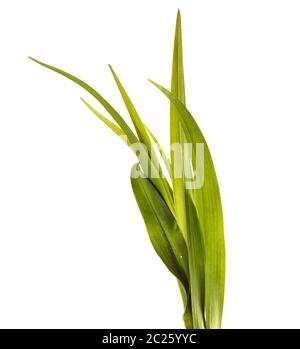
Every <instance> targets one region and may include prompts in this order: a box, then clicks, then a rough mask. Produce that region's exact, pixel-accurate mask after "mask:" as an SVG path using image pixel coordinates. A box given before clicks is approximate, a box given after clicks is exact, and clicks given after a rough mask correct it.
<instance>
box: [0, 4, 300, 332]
mask: <svg viewBox="0 0 300 349" xmlns="http://www.w3.org/2000/svg"><path fill="white" fill-rule="evenodd" d="M177 8H180V9H181V11H182V22H183V39H184V54H185V72H186V88H187V102H188V107H189V109H190V110H191V112H192V113H193V114H194V115H195V117H196V119H197V120H198V122H199V124H200V126H201V128H202V130H203V132H204V134H205V135H206V138H207V140H208V143H209V145H210V148H211V151H212V154H213V158H214V161H215V166H216V169H217V173H218V177H219V182H220V187H221V192H222V199H223V206H224V215H225V224H226V226H225V228H226V242H227V288H226V299H225V309H224V317H223V327H224V328H289V327H290V328H300V318H299V311H300V298H299V294H300V279H299V267H300V253H299V245H300V223H299V197H300V186H299V177H300V165H299V149H300V139H299V133H300V129H299V126H300V123H299V120H300V103H299V96H300V64H299V62H300V49H299V42H300V21H299V18H300V3H299V1H289V0H284V1H275V0H272V1H266V0H252V1H241V0H236V1H223V0H222V1H221V0H220V1H199V0H198V1H196V0H195V1H187V0H184V1H179V0H178V1H176V0H164V1H162V0H159V1H157V0H152V1H133V0H126V1H124V0H122V1H115V0H109V1H100V0H94V1H92V0H85V1H74V0H72V1H61V0H60V1H54V0H51V1H38V0H36V1H33V0H27V1H16V0H10V1H2V2H1V4H0V33H1V56H0V62H1V65H0V96H1V97H0V327H1V328H9V327H16V328H118V327H119V328H120V327H121V328H140V327H141V328H147V327H148V328H180V327H182V326H183V324H182V321H181V314H182V309H181V300H180V295H179V292H178V290H177V285H176V281H175V280H174V278H173V277H172V276H171V275H170V274H169V273H168V272H167V271H166V270H165V269H164V267H163V265H162V263H161V261H160V260H159V258H158V257H157V256H156V254H155V253H154V251H153V249H152V247H151V245H150V242H149V240H148V236H147V233H146V230H145V227H144V223H143V220H142V217H141V216H140V213H139V211H138V208H137V205H136V203H135V199H134V197H133V194H132V192H131V187H130V182H129V171H130V168H131V166H132V164H133V163H134V161H135V159H134V157H133V155H132V154H131V153H130V151H129V150H128V149H126V147H125V146H124V144H123V143H122V142H121V141H120V140H118V139H116V137H115V135H114V134H112V133H111V131H110V130H108V129H107V128H106V127H105V126H104V125H103V124H101V122H100V121H99V120H98V119H96V117H95V116H93V115H92V114H91V113H90V112H89V111H88V110H87V109H86V107H85V106H84V105H83V104H82V103H81V101H80V100H79V97H81V96H82V97H86V98H87V99H88V101H90V102H93V105H97V103H95V102H94V100H93V99H92V98H90V97H89V96H88V95H87V93H85V92H84V91H82V90H81V89H80V88H79V87H77V86H75V85H74V84H73V83H71V82H70V81H67V80H66V79H64V78H62V77H60V76H58V75H56V74H54V73H53V72H50V71H48V70H46V69H44V68H42V67H40V66H38V65H36V64H35V63H33V62H31V61H29V60H28V59H27V58H26V57H27V56H28V55H31V56H33V57H36V58H38V59H40V60H43V61H46V62H48V63H50V64H53V65H56V66H58V67H61V68H62V69H65V70H67V71H70V72H72V73H74V74H75V75H78V76H79V77H81V78H83V79H85V80H87V81H88V82H89V83H91V84H92V85H93V86H95V87H96V88H98V89H99V91H100V92H101V93H103V95H104V96H105V97H107V98H108V99H109V101H110V102H111V103H112V104H113V105H115V106H116V107H117V109H118V110H119V111H120V112H121V113H123V114H124V115H126V113H125V110H124V106H123V105H122V102H121V99H120V97H119V95H118V91H117V89H116V87H115V86H114V83H113V80H112V77H111V76H110V73H109V70H108V67H107V63H111V64H112V65H113V66H114V68H115V69H116V71H117V73H118V74H119V76H120V78H121V79H122V81H123V83H124V85H125V87H126V88H127V90H128V92H129V94H130V95H131V96H132V99H133V101H134V102H135V104H136V106H137V108H138V111H139V112H140V114H141V116H142V117H143V119H144V120H145V121H146V122H147V123H148V124H149V126H150V127H151V128H152V130H153V131H154V132H155V133H156V135H157V137H158V138H159V139H160V140H161V142H162V144H164V145H165V146H167V145H168V103H167V100H166V99H165V97H163V96H162V95H161V94H160V93H159V92H158V91H157V90H155V88H154V87H153V86H151V85H150V84H149V83H148V82H147V79H148V78H152V79H153V80H156V81H157V82H159V83H161V84H163V85H165V86H166V87H169V83H170V73H171V57H172V45H173V42H172V41H173V34H174V24H175V17H176V11H177ZM100 110H102V109H101V108H100ZM126 117H127V115H126Z"/></svg>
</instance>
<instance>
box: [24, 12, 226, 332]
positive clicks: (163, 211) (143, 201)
mask: <svg viewBox="0 0 300 349" xmlns="http://www.w3.org/2000/svg"><path fill="white" fill-rule="evenodd" d="M29 58H30V59H32V60H33V61H35V62H36V63H39V64H40V65H42V66H44V67H46V68H49V69H51V70H53V71H55V72H57V73H59V74H61V75H63V76H65V77H67V78H68V79H70V80H72V81H74V82H75V83H77V84H78V85H80V86H81V87H83V88H84V89H85V90H86V91H87V92H89V93H90V94H91V95H92V96H93V97H95V99H96V100H97V101H98V102H99V103H100V104H101V105H102V106H103V107H104V109H105V110H106V111H107V112H108V114H110V116H111V117H112V119H113V120H114V121H111V120H110V119H108V118H106V117H105V116H104V115H102V114H101V113H100V112H99V111H97V110H96V109H94V108H93V107H92V106H91V105H90V104H89V103H88V102H86V101H85V100H84V99H82V101H83V102H84V103H85V105H86V106H87V107H88V108H89V109H90V110H91V111H92V112H93V113H94V114H96V116H97V117H99V118H100V119H101V120H102V121H103V122H104V123H105V124H106V125H107V126H108V127H109V128H110V129H111V130H112V131H113V132H115V133H116V134H117V135H118V136H120V137H122V138H123V139H124V140H125V142H126V143H127V145H128V146H129V147H130V148H131V149H132V150H133V151H134V152H135V153H136V155H137V158H138V163H137V164H135V165H134V166H133V168H132V171H131V185H132V189H133V192H134V195H135V198H136V201H137V204H138V206H139V208H140V211H141V214H142V216H143V218H144V221H145V224H146V228H147V231H148V234H149V237H150V240H151V243H152V245H153V247H154V249H155V251H156V252H157V254H158V255H159V257H160V258H161V260H162V261H163V262H164V264H165V265H166V267H167V268H168V269H169V270H170V271H171V273H172V274H173V275H174V276H175V277H176V278H177V280H178V285H179V288H180V292H181V295H182V299H183V304H184V315H183V320H184V323H185V326H186V328H201V329H205V328H207V329H210V328H220V326H221V318H222V311H223V301H224V286H225V243H224V232H223V215H222V206H221V198H220V192H219V186H218V182H217V177H216V173H215V169H214V165H213V161H212V158H211V154H210V151H209V148H208V146H207V143H206V141H205V138H204V136H203V134H202V132H201V130H200V128H199V126H198V125H197V123H196V121H195V119H194V118H193V116H192V115H191V113H190V112H189V111H188V109H187V108H186V106H185V86H184V71H183V55H182V34H181V19H180V12H179V11H178V15H177V21H176V31H175V41H174V52H173V65H172V82H171V91H168V90H167V89H165V88H164V87H162V86H160V85H158V84H157V83H155V82H153V81H151V83H152V84H153V85H154V86H156V87H157V88H158V89H159V90H160V91H161V92H162V93H163V94H164V95H165V96H166V97H167V98H168V100H169V102H170V144H171V152H170V159H168V157H167V155H166V154H165V152H164V151H163V150H162V148H161V146H160V145H159V144H158V142H157V140H156V138H155V136H154V135H153V134H152V132H151V131H150V130H149V129H148V128H147V126H146V125H144V123H143V122H142V120H141V118H140V116H139V114H138V113H137V111H136V109H135V107H134V105H133V104H132V102H131V99H130V98H129V96H128V94H127V92H126V91H125V89H124V87H123V85H122V84H121V82H120V80H119V78H118V76H117V75H116V73H115V72H114V70H113V68H112V67H111V66H109V67H110V69H111V72H112V75H113V78H114V80H115V82H116V84H117V87H118V89H119V91H120V93H121V96H122V98H123V101H124V103H125V105H126V108H127V110H128V113H129V116H130V118H131V120H132V123H133V125H134V128H135V132H134V131H132V129H131V128H130V127H129V126H128V124H127V123H126V121H125V120H124V119H123V118H122V116H121V115H120V114H119V113H118V112H117V111H116V109H114V108H113V107H112V106H111V105H110V104H109V103H108V102H107V100H105V99H104V98H103V97H102V96H101V95H100V94H99V93H98V92H97V91H96V90H95V89H93V88H92V87H91V86H89V85H88V84H87V83H85V82H83V81H82V80H80V79H78V78H76V77H75V76H73V75H71V74H69V73H66V72H64V71H62V70H60V69H57V68H55V67H53V66H50V65H48V64H45V63H42V62H40V61H37V60H36V59H34V58H31V57H29ZM153 144H156V146H157V149H158V150H159V153H160V156H158V154H157V152H155V151H154V150H153V148H154V147H153ZM138 145H143V146H142V147H139V149H138V151H137V146H138ZM174 145H177V148H176V149H174V148H173V146H174ZM186 145H191V146H189V147H186ZM198 145H202V150H203V154H204V156H202V157H199V154H198V153H199V152H197V149H198V148H197V147H198ZM141 153H143V154H142V155H143V156H141ZM159 158H160V159H159ZM199 159H200V160H199ZM161 161H163V162H164V164H165V168H166V169H167V171H168V172H169V175H170V178H171V184H170V183H169V181H168V180H167V179H166V177H165V176H164V174H163V170H162V166H161ZM198 161H201V168H200V169H199V166H198V165H199V164H198ZM150 170H151V174H152V172H153V170H154V172H155V175H151V176H149V172H150ZM146 174H147V175H146ZM195 176H198V177H200V182H201V185H199V182H197V183H196V182H194V181H193V180H191V179H193V177H195Z"/></svg>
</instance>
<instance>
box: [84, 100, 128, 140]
mask: <svg viewBox="0 0 300 349" xmlns="http://www.w3.org/2000/svg"><path fill="white" fill-rule="evenodd" d="M80 99H81V100H82V102H83V103H84V104H85V105H86V106H87V107H88V108H89V109H90V110H91V111H92V112H93V113H94V114H95V115H96V116H97V117H98V118H99V119H100V120H101V121H103V122H104V123H105V124H106V125H107V126H108V127H109V128H110V129H111V130H112V131H113V132H114V133H115V134H116V135H117V136H119V137H121V138H124V137H126V135H125V133H124V131H123V130H122V129H121V128H120V127H119V126H117V125H116V124H115V123H113V122H112V121H110V120H109V119H107V118H106V117H105V116H103V115H102V114H101V113H100V112H99V111H98V110H96V109H95V108H93V107H92V106H91V105H90V104H89V103H88V102H87V101H85V100H84V99H83V98H80Z"/></svg>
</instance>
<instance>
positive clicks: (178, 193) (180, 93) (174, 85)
mask: <svg viewBox="0 0 300 349" xmlns="http://www.w3.org/2000/svg"><path fill="white" fill-rule="evenodd" d="M184 85H185V83H184V69H183V52H182V32H181V16H180V11H179V10H178V13H177V20H176V29H175V38H174V49H173V64H172V82H171V91H172V93H173V94H174V95H175V96H177V98H178V99H179V100H180V101H181V102H182V103H183V104H185V86H184ZM184 141H185V137H184V131H183V128H182V125H181V121H180V118H179V117H178V115H177V110H176V108H175V107H174V106H173V105H172V104H171V105H170V145H171V154H170V156H171V178H172V184H173V191H174V206H175V213H176V217H177V222H178V224H179V226H180V228H181V231H182V233H183V234H184V236H185V238H186V239H187V218H186V202H185V195H186V194H185V183H184V173H183V154H182V146H183V143H184ZM175 144H177V145H178V147H179V148H177V151H176V154H177V156H179V157H177V158H176V159H175V158H174V157H175V153H174V150H172V145H175ZM175 162H176V165H177V168H179V167H180V168H181V169H182V172H181V175H180V176H176V173H175ZM179 163H181V164H179Z"/></svg>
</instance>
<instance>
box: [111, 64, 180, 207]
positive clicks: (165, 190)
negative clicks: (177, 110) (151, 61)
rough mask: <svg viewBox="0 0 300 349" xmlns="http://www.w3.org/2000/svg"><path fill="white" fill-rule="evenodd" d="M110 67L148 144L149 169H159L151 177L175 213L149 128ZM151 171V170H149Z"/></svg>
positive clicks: (141, 139) (137, 127)
mask: <svg viewBox="0 0 300 349" xmlns="http://www.w3.org/2000/svg"><path fill="white" fill-rule="evenodd" d="M109 68H110V70H111V73H112V75H113V78H114V80H115V82H116V85H117V86H118V89H119V91H120V94H121V96H122V99H123V101H124V104H125V106H126V108H127V110H128V113H129V115H130V117H131V120H132V122H133V124H134V127H135V129H136V132H137V134H138V137H139V140H140V141H141V142H142V143H143V144H145V145H146V147H147V149H148V155H149V160H150V161H149V168H148V171H151V167H150V165H151V164H152V165H153V166H154V168H156V169H157V171H158V174H159V177H158V178H154V177H151V181H152V182H153V183H154V184H155V186H156V187H157V189H158V190H159V192H160V193H161V195H162V196H163V197H164V199H165V201H166V203H167V205H168V206H169V208H170V210H171V211H172V212H173V213H174V201H173V194H172V190H171V187H170V185H169V184H168V182H167V180H166V179H165V178H164V177H163V173H162V169H161V166H160V164H159V160H158V158H157V156H156V154H155V151H154V149H153V147H152V144H151V141H150V138H149V136H148V133H147V130H146V128H145V126H144V124H143V122H142V120H141V118H140V116H139V115H138V113H137V111H136V109H135V107H134V105H133V103H132V102H131V99H130V98H129V96H128V94H127V92H126V90H125V88H124V87H123V85H122V83H121V81H120V79H119V78H118V76H117V74H116V73H115V71H114V70H113V68H112V66H111V65H109ZM148 173H149V172H148Z"/></svg>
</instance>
